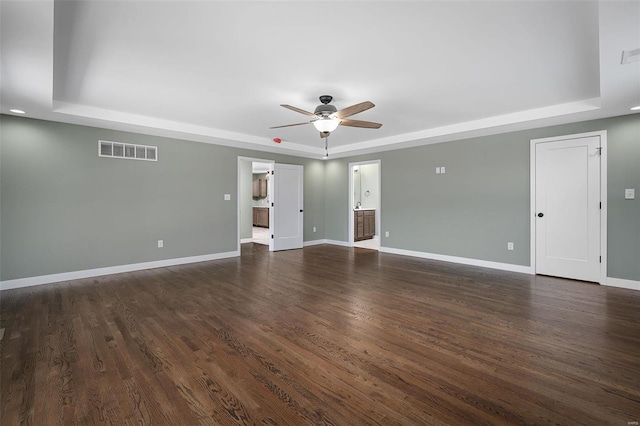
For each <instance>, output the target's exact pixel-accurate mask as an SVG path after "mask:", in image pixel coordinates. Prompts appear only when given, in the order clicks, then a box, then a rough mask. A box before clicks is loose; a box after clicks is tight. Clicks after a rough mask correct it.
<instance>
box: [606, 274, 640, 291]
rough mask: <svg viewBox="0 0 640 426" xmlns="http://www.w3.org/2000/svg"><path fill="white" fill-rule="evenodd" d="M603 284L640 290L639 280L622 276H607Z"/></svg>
mask: <svg viewBox="0 0 640 426" xmlns="http://www.w3.org/2000/svg"><path fill="white" fill-rule="evenodd" d="M604 285H608V286H611V287H621V288H628V289H631V290H640V281H634V280H624V279H622V278H611V277H607V281H606V282H605V284H604Z"/></svg>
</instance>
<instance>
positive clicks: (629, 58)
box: [621, 48, 640, 65]
mask: <svg viewBox="0 0 640 426" xmlns="http://www.w3.org/2000/svg"><path fill="white" fill-rule="evenodd" d="M637 61H640V48H638V49H633V50H624V51H623V52H622V62H621V64H622V65H624V64H630V63H631V62H637Z"/></svg>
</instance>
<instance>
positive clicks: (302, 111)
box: [280, 104, 316, 117]
mask: <svg viewBox="0 0 640 426" xmlns="http://www.w3.org/2000/svg"><path fill="white" fill-rule="evenodd" d="M280 106H281V107H285V108H286V109H290V110H291V111H295V112H299V113H300V114H304V115H308V116H309V117H315V116H316V115H315V114H314V113H312V112H309V111H305V110H303V109H300V108H297V107H294V106H291V105H282V104H281V105H280Z"/></svg>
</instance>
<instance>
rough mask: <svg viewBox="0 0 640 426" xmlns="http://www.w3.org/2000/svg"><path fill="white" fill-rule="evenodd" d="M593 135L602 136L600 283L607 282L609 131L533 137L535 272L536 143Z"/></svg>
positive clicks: (531, 176) (531, 233) (531, 218)
mask: <svg viewBox="0 0 640 426" xmlns="http://www.w3.org/2000/svg"><path fill="white" fill-rule="evenodd" d="M592 136H599V137H600V146H601V147H602V149H601V150H600V201H601V202H602V209H601V210H600V256H601V259H602V261H601V262H600V280H599V281H598V282H599V284H603V285H606V283H607V175H608V174H607V173H608V172H607V131H606V130H601V131H598V132H587V133H578V134H573V135H564V136H554V137H550V138H541V139H531V141H530V146H529V164H530V165H529V170H530V171H529V173H530V174H529V179H530V182H529V183H530V194H529V195H530V201H529V208H530V215H529V223H530V227H529V239H530V244H531V248H530V252H531V261H530V264H531V270H532V272H531V273H533V274H535V271H536V221H535V220H534V216H535V214H536V144H538V143H544V142H556V141H563V140H571V139H581V138H588V137H592Z"/></svg>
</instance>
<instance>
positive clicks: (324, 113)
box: [270, 95, 382, 138]
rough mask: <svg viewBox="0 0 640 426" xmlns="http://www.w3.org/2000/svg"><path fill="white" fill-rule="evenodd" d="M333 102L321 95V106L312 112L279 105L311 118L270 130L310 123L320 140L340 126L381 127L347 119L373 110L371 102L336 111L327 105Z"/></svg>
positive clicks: (372, 123) (326, 96) (328, 96)
mask: <svg viewBox="0 0 640 426" xmlns="http://www.w3.org/2000/svg"><path fill="white" fill-rule="evenodd" d="M332 100H333V96H330V95H322V96H320V102H322V105H318V106H317V107H316V109H315V111H314V112H309V111H305V110H303V109H300V108H296V107H294V106H291V105H280V106H282V107H285V108H287V109H290V110H291V111H295V112H299V113H300V114H304V115H306V116H308V117H312V118H311V120H310V121H306V122H304V123H296V124H285V125H284V126H274V127H270V129H279V128H282V127H292V126H302V125H304V124H309V123H312V124H313V126H314V127H315V128H316V130H318V131H319V132H320V137H321V138H326V137H327V136H329V134H330V133H331V132H333V131H334V130H335V129H336V128H338V126H339V125H342V126H350V127H364V128H366V129H379V128H380V127H382V124H380V123H374V122H373V121H362V120H351V119H347V117H351V116H352V115H355V114H358V113H360V112H362V111H366V110H368V109H370V108H373V107H374V106H375V105H374V104H373V102H369V101H365V102H360V103H359V104H355V105H351V106H350V107H347V108H344V109H341V110H340V111H338V109H337V108H336V107H335V106H333V105H329V103H330V102H331V101H332Z"/></svg>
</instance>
